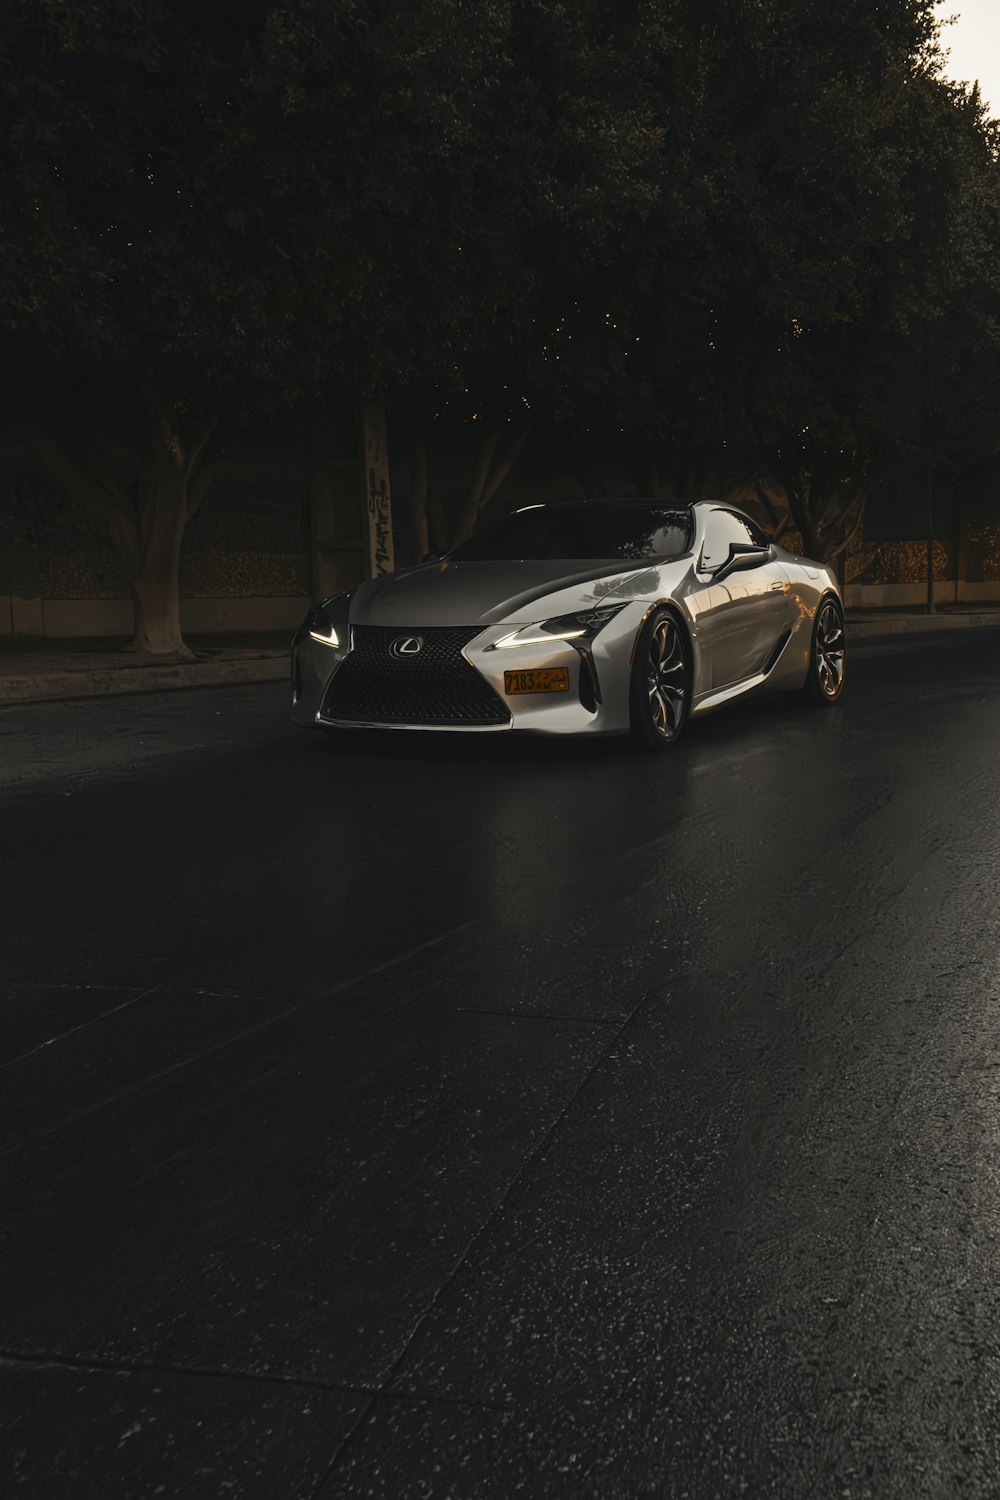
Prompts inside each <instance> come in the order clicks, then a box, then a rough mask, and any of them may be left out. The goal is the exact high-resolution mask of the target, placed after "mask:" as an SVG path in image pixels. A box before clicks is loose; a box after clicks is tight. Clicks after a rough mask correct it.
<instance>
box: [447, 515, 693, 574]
mask: <svg viewBox="0 0 1000 1500" xmlns="http://www.w3.org/2000/svg"><path fill="white" fill-rule="evenodd" d="M690 545H691V514H690V511H687V510H677V509H672V508H671V507H669V506H666V505H653V504H636V503H635V502H634V501H632V502H630V501H627V500H622V501H617V502H609V503H603V502H602V503H595V504H591V505H554V506H547V505H540V506H533V507H531V508H529V509H528V510H521V511H517V512H516V513H515V514H514V515H512V516H508V517H507V518H506V520H503V521H498V522H497V523H496V525H494V526H487V527H486V529H485V530H484V531H481V532H479V533H477V535H475V536H472V537H470V538H469V540H468V541H467V542H461V543H460V544H459V545H458V546H457V547H455V548H454V549H453V550H452V551H451V552H449V553H448V561H449V562H513V561H520V562H526V561H536V560H540V559H546V558H551V559H554V560H562V559H569V558H579V559H581V560H590V559H596V558H608V559H615V560H616V561H617V560H620V561H622V562H656V561H659V560H661V559H663V558H667V557H680V556H681V555H682V554H683V553H685V552H687V551H688V549H689V547H690Z"/></svg>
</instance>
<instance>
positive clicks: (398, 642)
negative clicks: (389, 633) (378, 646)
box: [389, 635, 424, 656]
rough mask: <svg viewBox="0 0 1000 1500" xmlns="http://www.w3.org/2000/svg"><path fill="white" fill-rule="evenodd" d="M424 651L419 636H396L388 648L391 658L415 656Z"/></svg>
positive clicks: (421, 637) (422, 641)
mask: <svg viewBox="0 0 1000 1500" xmlns="http://www.w3.org/2000/svg"><path fill="white" fill-rule="evenodd" d="M423 649H424V639H423V636H420V635H400V636H397V637H396V639H395V640H394V641H393V643H392V645H391V646H390V647H389V653H390V655H391V656H416V655H417V653H418V652H420V651H422V650H423Z"/></svg>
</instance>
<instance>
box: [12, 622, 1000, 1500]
mask: <svg viewBox="0 0 1000 1500" xmlns="http://www.w3.org/2000/svg"><path fill="white" fill-rule="evenodd" d="M998 748H1000V631H998V630H997V629H996V628H990V629H985V630H979V631H963V632H961V633H960V634H957V633H954V632H953V633H952V634H950V635H947V636H946V635H944V634H942V636H941V637H940V638H938V637H927V638H924V639H921V640H920V642H919V644H918V643H917V642H912V641H911V642H907V641H905V640H902V641H900V642H899V643H898V644H893V643H886V644H881V645H876V644H868V645H865V646H864V647H863V648H861V649H859V650H858V651H857V652H856V654H855V656H854V659H853V662H852V667H851V680H850V684H849V688H848V691H847V693H846V694H845V698H844V701H843V703H842V704H841V705H840V707H839V708H838V709H837V710H835V711H833V712H810V711H802V710H797V709H793V708H789V707H788V706H787V705H786V704H785V703H784V702H783V701H782V700H780V699H778V700H762V701H760V702H759V703H757V704H751V705H747V706H745V707H743V708H737V709H733V710H730V711H728V712H726V713H720V714H718V715H716V716H714V717H712V718H709V719H705V720H702V721H700V722H697V723H695V724H693V725H692V726H690V728H689V732H688V735H687V738H686V741H685V743H684V744H683V745H682V746H681V747H679V748H678V750H677V751H676V752H673V753H671V754H669V755H667V756H664V757H659V758H644V757H641V756H637V755H635V754H633V753H631V752H630V751H629V750H628V749H627V748H625V747H624V746H622V745H620V744H617V743H615V742H594V743H582V742H578V743H567V742H562V743H560V742H558V741H551V742H525V741H518V740H517V739H515V738H514V737H513V736H510V737H507V736H499V737H488V736H466V737H462V738H454V739H452V738H442V737H439V736H436V735H433V736H432V735H427V736H423V735H420V736H405V737H400V736H396V735H391V734H390V735H372V736H366V737H363V738H353V737H346V738H344V739H343V740H340V739H337V738H333V737H328V736H324V735H323V734H320V733H319V732H317V733H310V732H308V731H302V730H294V729H293V728H292V727H291V726H290V725H288V724H287V722H286V721H285V689H284V688H283V686H280V685H265V686H258V687H253V688H241V687H240V688H235V687H234V688H227V689H225V690H223V691H211V690H207V689H206V690H202V691H193V692H181V693H176V692H175V693H171V694H169V695H145V696H142V697H136V698H119V699H109V700H103V701H87V702H80V703H72V704H64V703H60V704H36V705H23V706H18V707H11V708H7V709H3V710H0V786H2V792H0V798H2V801H0V812H2V842H0V863H2V887H0V896H2V901H0V952H2V962H0V994H2V1002H3V1003H2V1010H0V1120H2V1131H0V1201H2V1203H3V1205H4V1211H3V1214H2V1215H0V1475H6V1477H5V1478H0V1492H2V1493H4V1494H7V1493H10V1494H24V1495H31V1496H35V1495H37V1496H40V1497H45V1500H50V1497H51V1500H61V1497H64V1496H65V1497H67V1500H69V1497H72V1500H79V1497H83V1496H95V1497H97V1496H99V1497H101V1500H119V1497H133V1496H134V1497H136V1500H146V1497H149V1496H152V1495H156V1494H162V1495H167V1496H183V1497H194V1500H197V1497H202V1496H224V1495H235V1496H246V1497H253V1500H257V1497H268V1500H269V1497H276V1500H285V1497H308V1500H311V1497H316V1500H355V1497H358V1500H360V1497H376V1500H383V1497H384V1500H410V1497H413V1500H418V1497H419V1500H424V1497H434V1500H445V1497H450V1500H480V1497H481V1500H511V1497H516V1496H528V1497H538V1500H561V1497H564V1496H565V1497H584V1500H588V1497H595V1500H638V1497H647V1496H651V1497H652V1496H655V1497H662V1500H682V1497H690V1500H715V1497H721V1500H729V1497H736V1496H742V1495H747V1496H752V1497H756V1496H775V1497H788V1500H798V1497H803V1500H804V1497H810V1500H812V1497H817V1500H826V1497H831V1500H832V1497H872V1500H896V1497H899V1500H904V1497H906V1500H911V1497H913V1500H920V1497H941V1500H945V1497H952V1496H956V1495H962V1496H975V1497H980V1496H982V1497H988V1496H995V1495H996V1494H997V1493H1000V1437H998V1433H1000V1340H998V1335H997V1328H998V1327H1000V1255H998V1250H1000V1245H998V1240H1000V1175H998V1167H997V1162H998V1159H1000V1157H998V1144H1000V1142H998V1136H1000V1027H998V1021H1000V896H998V892H1000V840H998V836H997V833H998V816H1000V756H998Z"/></svg>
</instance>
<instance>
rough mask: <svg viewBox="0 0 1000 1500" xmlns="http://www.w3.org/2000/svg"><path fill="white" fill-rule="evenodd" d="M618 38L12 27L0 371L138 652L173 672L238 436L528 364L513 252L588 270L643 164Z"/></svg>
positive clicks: (497, 6) (480, 12) (102, 17)
mask: <svg viewBox="0 0 1000 1500" xmlns="http://www.w3.org/2000/svg"><path fill="white" fill-rule="evenodd" d="M615 26H616V23H615V22H614V20H613V18H611V19H609V18H608V17H607V16H606V14H605V10H604V7H601V6H598V5H597V4H596V3H591V4H585V5H573V6H571V5H562V4H555V5H549V6H545V5H542V6H537V5H534V4H532V3H530V0H488V3H484V4H477V5H475V6H471V5H469V4H466V3H463V0H435V3H434V4H429V5H427V6H423V7H412V6H399V5H394V4H392V3H390V0H335V3H330V0H284V3H266V0H251V3H249V4H247V5H245V6H244V7H242V8H241V10H240V11H239V12H238V14H236V15H235V16H234V15H231V14H230V13H229V11H228V10H227V11H226V13H225V15H223V14H222V13H215V12H213V10H212V8H211V7H205V6H199V5H196V4H194V3H193V0H109V3H108V4H106V5H103V6H101V7H97V8H89V9H88V8H84V9H79V8H68V7H65V6H64V5H62V4H60V3H59V0H12V4H11V5H10V6H8V7H6V8H5V10H4V13H3V16H2V18H0V55H2V56H3V59H4V62H3V66H2V69H0V123H2V126H3V129H2V142H0V192H2V194H3V199H4V204H5V210H6V212H5V218H4V224H3V230H2V234H3V241H2V244H0V251H2V254H3V258H4V265H5V275H4V279H3V282H2V284H0V330H2V331H3V333H2V343H0V366H2V370H3V373H4V376H5V385H6V390H7V397H8V402H9V403H10V404H11V408H12V409H13V410H15V411H16V417H15V421H16V424H17V428H18V431H19V433H20V435H21V436H22V437H23V439H24V440H25V441H27V442H29V443H30V444H31V445H32V446H33V448H34V449H35V451H36V452H37V453H38V454H39V456H40V457H41V458H42V460H43V461H44V462H45V463H46V464H47V465H48V467H49V469H50V470H51V472H52V473H53V474H54V475H55V476H56V477H57V478H58V479H59V481H60V483H61V484H63V485H64V487H65V488H66V490H67V493H68V494H70V495H71V496H72V497H73V499H74V500H75V501H76V503H77V504H78V505H79V506H80V508H81V509H82V511H83V512H84V514H85V515H86V516H87V518H88V520H89V522H90V524H91V525H93V526H94V527H95V529H97V530H98V531H99V532H100V533H101V534H102V535H103V536H104V537H105V538H106V539H107V540H108V541H109V542H111V544H112V545H113V546H115V548H116V549H117V550H118V552H119V553H120V555H121V556H122V558H123V560H124V562H125V564H126V567H127V569H128V573H129V577H130V580H131V585H132V594H133V602H134V606H135V615H136V635H135V644H136V645H137V646H138V647H139V648H141V649H148V650H153V651H159V652H174V651H182V650H183V649H184V648H183V642H182V639H181V633H180V625H179V614H178V602H177V574H178V559H179V553H180V546H181V539H182V536H183V530H184V526H185V524H186V522H187V520H188V518H189V517H190V515H191V513H192V511H193V509H194V507H195V505H197V503H198V502H199V500H200V497H201V495H202V494H203V493H204V491H205V488H206V487H207V483H208V482H209V480H210V478H211V474H212V472H213V469H212V460H213V446H212V445H213V442H214V441H217V438H218V435H219V434H220V433H221V432H222V431H223V430H224V427H225V423H226V421H227V420H232V419H233V418H234V417H235V416H237V415H238V414H239V413H241V412H243V413H245V412H253V411H255V410H259V409H261V408H267V409H273V408H275V407H277V406H279V405H281V404H283V403H289V402H292V401H295V400H302V399H326V400H332V399H337V400H349V401H360V400H362V399H365V398H367V397H370V396H372V395H378V394H381V393H382V392H384V391H388V390H403V389H407V388H413V387H415V386H419V385H420V384H421V382H427V381H430V380H433V381H436V382H437V383H438V384H440V385H444V386H449V387H451V388H456V389H457V388H458V387H459V386H461V385H462V384H463V378H462V374H461V366H462V364H463V362H464V361H466V360H467V359H468V358H469V357H470V352H472V353H474V352H475V351H477V350H479V349H484V350H491V349H494V348H500V347H503V346H504V345H505V344H506V343H508V342H509V341H510V340H512V339H514V338H516V337H517V336H518V334H519V331H520V330H521V328H522V326H523V320H524V318H525V317H527V316H528V314H527V312H526V309H527V307H528V305H529V302H530V293H531V288H532V285H533V282H534V280H535V277H536V275H537V270H536V260H535V259H534V258H533V253H532V251H531V247H532V246H533V245H535V244H540V243H542V242H544V241H546V237H548V240H549V242H551V241H553V240H555V239H558V238H559V237H562V239H563V240H565V239H566V237H567V236H571V235H572V234H574V233H575V232H579V231H580V230H581V229H585V230H586V232H587V235H588V238H589V240H590V242H591V243H592V244H595V245H596V244H598V243H599V241H600V237H601V234H602V233H605V232H607V229H608V225H609V223H610V222H612V220H611V217H610V216H609V213H608V211H607V210H608V205H609V204H610V205H612V206H614V205H618V204H621V203H622V202H623V201H625V200H627V199H628V197H629V195H630V193H631V192H632V183H633V182H634V181H638V178H639V175H640V174H639V173H638V172H637V170H636V164H637V163H640V164H641V160H642V156H643V151H644V149H645V138H646V124H645V122H644V121H643V120H641V119H640V118H639V117H638V116H637V114H636V111H635V110H634V108H633V106H632V103H631V101H630V99H629V97H628V94H627V89H626V88H625V80H624V77H623V74H622V70H621V67H620V65H619V62H620V58H619V51H620V49H619V51H616V49H615V47H614V46H613V45H608V46H606V44H607V43H609V41H613V40H614V37H615V34H616V32H615ZM609 59H610V61H609ZM564 76H565V78H570V79H572V80H573V88H567V87H566V85H565V82H564ZM573 89H575V90H576V92H574V91H573ZM581 90H583V92H581ZM588 182H593V183H594V184H595V186H594V188H593V189H591V188H589V187H584V186H583V184H587V183H588ZM640 187H641V185H640ZM84 393H85V396H86V399H82V397H83V395H84Z"/></svg>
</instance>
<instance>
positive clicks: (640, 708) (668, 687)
mask: <svg viewBox="0 0 1000 1500" xmlns="http://www.w3.org/2000/svg"><path fill="white" fill-rule="evenodd" d="M690 707H691V655H690V651H689V649H688V643H687V637H686V636H685V634H684V632H683V630H682V628H681V626H680V625H679V624H678V622H677V620H676V619H675V617H674V616H673V615H672V614H671V613H670V611H669V610H666V609H658V610H654V612H653V613H652V614H651V615H650V617H649V619H648V620H647V621H646V623H645V625H644V626H643V627H642V631H641V632H640V635H639V640H638V642H637V644H636V650H635V659H634V661H633V663H632V678H631V682H630V686H629V717H630V736H631V739H632V742H633V744H634V745H636V746H637V747H638V748H639V749H641V750H669V749H670V748H671V747H672V746H673V745H676V743H677V741H678V740H679V739H680V737H681V733H682V731H683V729H684V725H685V724H686V723H687V717H688V713H689V712H690Z"/></svg>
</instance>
